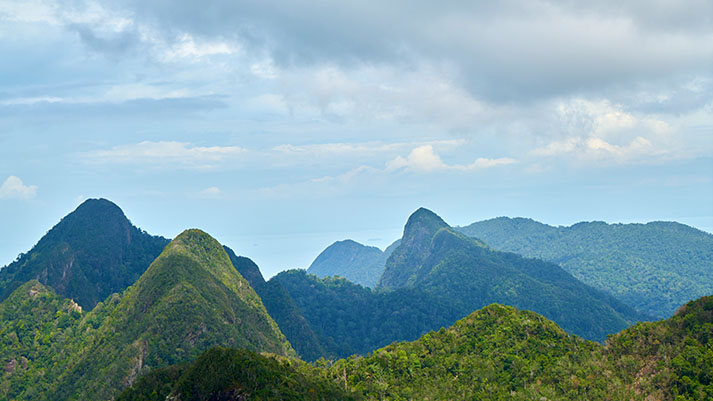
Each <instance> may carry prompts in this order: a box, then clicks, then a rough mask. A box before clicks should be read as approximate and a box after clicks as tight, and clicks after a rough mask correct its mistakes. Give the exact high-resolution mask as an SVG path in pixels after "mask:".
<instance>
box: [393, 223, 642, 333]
mask: <svg viewBox="0 0 713 401" xmlns="http://www.w3.org/2000/svg"><path fill="white" fill-rule="evenodd" d="M380 286H381V287H382V288H386V289H396V288H418V289H421V290H423V291H426V292H428V293H430V294H433V295H436V296H439V297H442V298H444V299H447V300H448V302H449V304H451V305H453V306H455V307H456V308H457V309H458V310H460V311H461V316H465V315H467V314H468V313H470V312H471V311H473V310H476V309H479V308H482V307H483V306H485V305H488V304H490V303H494V302H497V303H502V304H507V305H512V306H515V307H518V308H521V309H528V310H532V311H535V312H538V313H540V314H542V315H544V316H545V317H547V318H549V319H552V320H554V321H555V322H557V323H558V324H559V325H561V326H562V327H563V328H564V329H565V330H567V331H569V332H571V333H574V334H578V335H581V336H583V337H585V338H588V339H592V340H599V341H602V340H604V339H605V338H606V336H607V334H611V333H615V332H617V331H619V330H621V329H623V328H625V327H627V326H628V325H629V324H631V323H633V322H635V321H637V320H639V319H642V318H645V316H642V315H640V314H638V313H636V312H635V311H634V310H633V309H632V308H630V307H628V306H626V305H624V304H623V303H621V302H620V301H617V300H616V299H614V298H613V297H612V296H610V295H607V294H605V293H603V292H601V291H599V290H595V289H594V288H591V287H589V286H587V285H585V284H583V283H581V282H579V281H578V280H576V279H575V278H574V277H572V276H571V275H570V274H568V273H567V272H565V271H564V270H562V268H560V267H559V266H557V265H555V264H552V263H548V262H543V261H540V260H536V259H525V258H522V257H520V256H518V255H515V254H511V253H505V252H498V251H494V250H492V249H490V248H488V247H487V246H486V245H485V244H484V243H482V242H480V241H477V240H474V239H472V238H469V237H466V236H465V235H463V234H460V233H458V232H456V231H455V230H453V229H452V228H451V227H449V226H448V225H447V224H446V223H445V222H444V221H443V220H442V219H441V218H440V217H438V216H437V215H436V214H435V213H433V212H431V211H429V210H426V209H419V210H417V211H416V212H415V213H414V214H412V215H411V217H410V218H409V220H408V222H407V223H406V227H405V228H404V236H403V238H402V241H401V245H400V246H399V247H398V248H397V249H396V250H395V251H394V253H393V254H392V255H391V257H390V258H389V260H388V261H387V263H386V269H385V270H384V273H383V275H382V277H381V281H380Z"/></svg>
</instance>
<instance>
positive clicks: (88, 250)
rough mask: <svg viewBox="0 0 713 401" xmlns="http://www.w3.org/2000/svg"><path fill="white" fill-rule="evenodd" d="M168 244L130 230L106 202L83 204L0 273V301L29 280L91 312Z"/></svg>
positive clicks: (125, 220)
mask: <svg viewBox="0 0 713 401" xmlns="http://www.w3.org/2000/svg"><path fill="white" fill-rule="evenodd" d="M168 242H169V240H167V239H165V238H162V237H156V236H152V235H149V234H147V233H146V232H145V231H142V230H140V229H138V228H136V227H134V226H133V225H132V224H131V222H130V221H129V220H128V219H127V218H126V216H124V213H123V212H122V211H121V209H119V207H118V206H116V205H115V204H113V203H111V202H110V201H108V200H106V199H89V200H87V201H85V202H84V203H82V204H81V205H80V206H79V207H77V209H76V210H75V211H74V212H72V213H70V214H69V215H67V216H66V217H64V218H63V219H62V220H61V221H60V222H59V223H58V224H57V225H55V226H54V227H53V228H52V229H51V230H50V231H49V232H48V233H47V234H46V235H45V236H44V237H42V239H40V241H39V242H38V243H37V245H35V246H34V247H33V248H32V250H30V251H29V252H27V253H25V254H22V255H20V256H19V257H18V259H17V260H16V261H15V262H13V263H11V264H10V265H8V266H6V267H4V268H2V269H0V300H3V299H5V298H7V297H8V296H9V295H10V294H11V293H12V292H13V291H14V290H15V289H16V288H18V287H19V286H20V285H22V284H23V283H25V282H27V281H29V280H33V279H34V280H38V281H40V282H41V283H43V284H45V285H49V286H50V287H52V288H53V289H54V290H55V291H56V292H57V293H58V294H60V295H62V296H63V297H66V298H70V299H73V300H74V301H76V302H77V303H78V304H79V305H81V306H82V307H83V308H84V309H92V308H93V307H94V306H95V305H96V304H97V303H98V302H100V301H102V300H104V299H105V298H106V297H108V296H109V295H111V294H112V293H114V292H121V291H123V290H124V289H125V288H126V287H128V286H130V285H131V284H133V283H134V282H136V280H137V279H138V278H139V276H141V274H142V273H143V272H144V271H145V270H146V268H147V267H148V266H149V264H151V262H152V261H153V260H154V259H156V257H157V256H158V255H159V254H160V253H161V251H162V250H163V248H164V246H166V244H168Z"/></svg>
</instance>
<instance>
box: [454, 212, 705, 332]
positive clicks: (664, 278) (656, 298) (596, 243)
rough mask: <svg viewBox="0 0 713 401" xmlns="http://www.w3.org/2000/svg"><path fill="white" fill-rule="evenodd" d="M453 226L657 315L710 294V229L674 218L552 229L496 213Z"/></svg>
mask: <svg viewBox="0 0 713 401" xmlns="http://www.w3.org/2000/svg"><path fill="white" fill-rule="evenodd" d="M457 230H458V231H460V232H462V233H464V234H466V235H469V236H472V237H476V238H480V239H481V240H484V241H486V242H487V243H488V244H489V245H491V246H492V247H494V248H495V249H499V250H503V251H508V252H515V253H518V254H521V255H523V256H527V257H534V258H539V259H544V260H548V261H551V262H553V263H557V264H559V265H560V266H562V268H564V269H565V270H567V271H568V272H569V273H571V274H572V275H573V276H575V277H576V278H578V279H580V280H582V281H583V282H585V283H587V284H589V285H591V286H593V287H595V288H599V289H601V290H604V291H607V292H609V293H610V294H613V295H614V296H615V297H617V298H618V299H620V300H622V301H624V302H625V303H627V304H628V305H631V306H633V307H634V308H635V309H637V310H639V311H641V312H643V313H646V314H649V315H652V316H656V317H659V318H664V317H668V316H671V314H672V313H673V311H674V310H675V309H676V308H677V307H678V306H679V305H681V304H683V303H685V302H687V301H689V300H691V299H694V298H697V297H700V296H703V295H708V294H710V293H713V235H711V234H708V233H705V232H703V231H699V230H696V229H695V228H692V227H689V226H686V225H683V224H679V223H672V222H652V223H647V224H606V223H603V222H591V223H578V224H575V225H573V226H571V227H552V226H548V225H546V224H542V223H539V222H536V221H534V220H531V219H523V218H514V219H512V218H507V217H498V218H496V219H491V220H486V221H481V222H477V223H473V224H471V225H469V226H466V227H460V228H457Z"/></svg>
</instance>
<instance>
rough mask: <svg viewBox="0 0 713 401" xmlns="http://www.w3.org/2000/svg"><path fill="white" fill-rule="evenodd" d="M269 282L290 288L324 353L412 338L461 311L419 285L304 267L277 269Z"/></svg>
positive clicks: (360, 349) (343, 352)
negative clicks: (389, 285)
mask: <svg viewBox="0 0 713 401" xmlns="http://www.w3.org/2000/svg"><path fill="white" fill-rule="evenodd" d="M269 282H270V283H273V282H277V283H281V285H282V286H284V288H285V289H286V290H287V292H289V294H290V296H291V298H292V299H294V302H295V303H296V304H297V306H298V307H299V309H300V310H301V311H302V313H303V314H304V316H305V318H307V321H308V322H309V324H310V326H311V327H312V329H313V330H314V332H315V333H316V334H317V336H318V337H319V340H320V343H321V344H322V347H323V348H324V350H325V351H326V353H325V354H322V355H321V356H325V357H333V356H337V357H345V356H349V355H352V354H354V353H360V354H366V353H367V352H369V351H372V350H374V349H376V348H379V347H382V346H384V345H386V344H390V343H392V342H394V341H403V340H414V339H416V338H418V336H420V335H421V334H423V333H425V332H427V331H429V330H433V329H434V328H440V327H443V326H448V325H450V324H452V323H453V322H454V321H455V320H456V319H458V318H459V317H460V316H461V315H459V314H458V313H459V311H458V310H456V309H455V308H453V307H452V306H451V305H450V304H448V303H447V302H445V301H444V300H443V299H440V298H437V297H435V296H433V295H430V294H428V293H424V292H423V291H420V290H418V289H412V288H404V289H399V290H396V291H388V292H380V291H373V290H371V289H369V288H365V287H362V286H360V285H358V284H354V283H352V282H350V281H348V280H346V279H344V278H341V277H327V278H324V279H321V278H319V277H317V276H315V275H312V274H307V273H306V272H305V271H304V270H288V271H285V272H282V273H280V274H278V275H277V276H275V277H273V278H272V279H271V280H270V281H269ZM314 359H316V358H314ZM308 360H309V359H308ZM312 360H313V359H312Z"/></svg>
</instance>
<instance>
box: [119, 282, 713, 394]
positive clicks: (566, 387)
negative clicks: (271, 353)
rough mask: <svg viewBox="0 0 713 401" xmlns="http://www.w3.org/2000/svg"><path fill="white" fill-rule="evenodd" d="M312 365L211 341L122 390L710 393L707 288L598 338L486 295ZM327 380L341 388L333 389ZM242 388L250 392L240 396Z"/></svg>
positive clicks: (712, 348)
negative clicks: (673, 308) (407, 331)
mask: <svg viewBox="0 0 713 401" xmlns="http://www.w3.org/2000/svg"><path fill="white" fill-rule="evenodd" d="M280 363H283V366H282V367H287V369H280V368H278V366H279V364H280ZM315 366H316V367H313V368H310V367H308V366H306V365H304V364H300V363H296V362H294V361H291V362H289V365H287V366H286V365H284V361H282V360H280V359H279V358H278V359H277V360H272V361H269V359H268V360H267V361H266V360H265V359H260V358H259V356H256V355H254V354H250V353H246V352H243V351H237V350H234V351H230V350H223V349H219V350H211V351H208V352H207V353H205V354H204V355H203V356H201V358H200V359H199V360H198V361H197V362H196V363H194V364H191V365H180V366H175V367H171V368H167V369H159V370H156V371H153V372H152V373H151V374H149V375H148V376H146V377H144V378H143V379H141V380H140V381H139V382H138V383H137V384H136V385H135V386H134V387H133V388H132V389H130V390H128V391H127V392H125V393H124V394H123V395H122V398H121V399H122V400H137V401H138V400H153V399H180V400H183V399H196V400H207V399H211V400H238V399H246V400H250V399H349V397H351V398H352V399H363V400H523V401H524V400H552V401H565V400H582V401H585V400H586V401H590V400H592V401H598V400H602V401H604V400H607V401H650V400H658V401H694V400H708V399H711V398H712V397H713V369H711V367H713V296H709V297H704V298H701V299H699V300H697V301H693V302H690V303H688V304H687V305H686V306H684V307H682V308H681V309H680V310H679V312H677V314H676V315H675V316H674V317H672V318H671V319H668V320H665V321H660V322H653V323H639V324H637V325H635V326H632V327H631V328H629V329H626V330H624V331H622V332H621V333H619V334H616V335H614V336H612V337H610V338H609V340H608V341H607V344H606V345H605V346H602V345H601V344H599V343H595V342H590V341H586V340H583V339H581V338H578V337H576V336H572V335H569V334H567V333H566V332H565V331H563V330H562V329H561V328H560V327H558V326H557V325H556V324H555V323H553V322H551V321H549V320H547V319H546V318H544V317H543V316H541V315H538V314H536V313H534V312H529V311H521V310H517V309H516V308H513V307H508V306H503V305H498V304H492V305H489V306H487V307H485V308H483V309H481V310H479V311H476V312H474V313H472V314H470V315H469V316H467V317H466V318H464V319H462V320H460V321H458V322H456V323H455V324H454V325H453V326H451V327H450V328H448V329H441V330H438V331H437V332H434V331H432V332H429V333H427V334H425V335H423V336H422V337H421V338H419V339H418V340H416V341H413V342H403V343H394V344H391V345H389V346H386V347H384V348H381V349H379V350H377V351H374V352H373V353H371V354H369V355H368V356H366V357H362V356H352V357H350V358H348V359H342V360H338V361H336V362H332V363H328V362H325V361H318V363H316V364H315ZM295 369H296V370H297V372H295ZM187 372H190V373H187ZM295 377H297V378H299V379H298V381H299V383H307V387H308V388H310V389H311V390H310V391H309V393H308V394H309V395H307V394H305V393H300V392H299V391H295V392H293V393H291V394H290V396H285V395H286V394H287V393H286V392H283V391H284V390H280V391H279V392H273V393H270V395H264V394H265V393H261V394H260V395H259V396H258V395H257V391H260V389H265V391H268V392H269V391H274V389H275V388H278V387H279V388H280V389H284V388H286V387H288V388H290V389H297V388H300V387H299V386H300V384H299V383H294V382H293V380H294V378H295ZM315 378H316V379H315ZM328 379H331V380H332V383H333V384H335V385H337V386H339V387H338V388H333V387H331V388H330V387H329V386H330V385H329V383H328V382H327V380H328ZM315 381H317V382H318V383H319V384H318V385H317V386H314V385H313V384H312V383H314V382H315ZM246 382H247V383H249V384H246ZM256 383H260V384H256ZM293 383H294V384H293ZM249 387H252V388H254V389H255V390H254V391H253V392H251V393H249V394H248V392H246V391H245V389H246V388H249ZM322 388H324V390H322ZM339 388H341V389H343V390H340V389H339ZM180 389H186V390H183V392H182V390H180ZM312 390H313V391H312ZM322 391H324V392H322ZM339 391H343V392H342V393H341V394H340V393H339ZM151 394H153V396H151ZM167 395H168V396H169V398H166V396H167ZM183 395H190V396H189V397H186V398H182V396H183ZM241 396H243V397H244V398H240V397H241ZM320 396H322V398H319V397H320ZM172 397H176V398H172ZM211 397H212V398H211ZM310 397H312V398H310ZM314 397H317V398H314Z"/></svg>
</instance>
